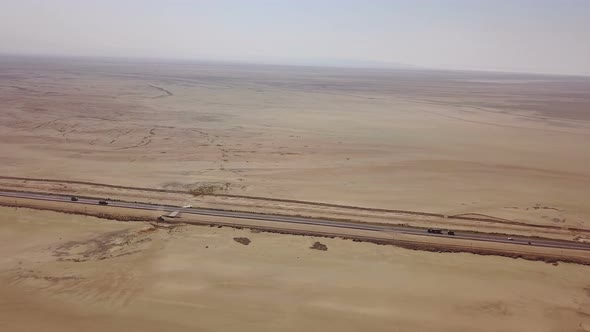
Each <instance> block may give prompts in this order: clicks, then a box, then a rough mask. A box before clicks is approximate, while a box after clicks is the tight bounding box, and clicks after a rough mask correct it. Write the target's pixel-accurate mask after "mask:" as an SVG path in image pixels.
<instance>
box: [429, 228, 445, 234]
mask: <svg viewBox="0 0 590 332" xmlns="http://www.w3.org/2000/svg"><path fill="white" fill-rule="evenodd" d="M428 233H432V234H442V229H436V228H429V229H428Z"/></svg>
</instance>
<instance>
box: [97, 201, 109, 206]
mask: <svg viewBox="0 0 590 332" xmlns="http://www.w3.org/2000/svg"><path fill="white" fill-rule="evenodd" d="M98 204H100V205H108V204H109V202H107V201H98Z"/></svg>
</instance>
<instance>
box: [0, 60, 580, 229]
mask: <svg viewBox="0 0 590 332" xmlns="http://www.w3.org/2000/svg"><path fill="white" fill-rule="evenodd" d="M0 68H1V69H2V70H1V73H2V74H1V75H0V101H1V102H2V112H1V113H0V153H1V154H2V156H3V162H2V163H1V164H0V173H2V174H3V175H11V176H26V177H38V178H57V179H65V180H86V181H95V182H101V183H110V184H120V185H129V186H139V187H154V188H170V189H189V188H200V187H203V186H205V187H207V186H208V188H212V189H214V190H216V191H217V192H226V193H233V194H244V195H255V196H264V197H278V198H289V199H302V200H308V201H317V202H328V203H338V204H347V205H356V206H366V207H380V208H394V209H405V210H420V211H430V212H439V213H445V214H460V213H483V214H488V215H494V216H497V217H502V218H508V219H516V220H521V221H533V222H536V223H547V224H552V225H562V224H564V225H567V226H569V227H583V226H588V225H587V220H588V217H590V206H588V204H587V201H586V197H588V195H589V194H590V189H589V188H590V168H588V167H587V166H588V165H590V145H589V144H587V142H588V139H589V137H590V93H589V92H588V91H590V79H587V78H576V77H558V76H535V75H525V74H500V73H498V74H494V73H476V72H442V71H420V70H414V71H410V70H381V71H380V70H371V71H369V70H356V69H330V68H323V69H322V68H305V67H278V66H253V65H252V66H246V65H222V64H205V63H204V64H198V63H192V64H191V63H148V62H145V63H130V62H121V61H119V62H116V61H111V60H103V61H98V60H88V59H86V60H81V59H32V58H31V59H20V60H19V59H14V58H2V59H1V60H0ZM536 207H543V208H542V209H538V208H536Z"/></svg>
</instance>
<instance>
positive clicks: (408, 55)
mask: <svg viewBox="0 0 590 332" xmlns="http://www.w3.org/2000/svg"><path fill="white" fill-rule="evenodd" d="M0 53H18V54H58V55H91V56H92V55H96V56H123V57H143V58H146V57H149V58H151V57H159V58H181V59H217V60H246V61H256V62H274V63H276V62H286V63H288V62H293V63H318V64H323V63H332V64H352V63H357V64H366V63H370V62H375V63H393V64H396V63H401V64H409V65H417V66H424V67H435V68H459V69H483V70H510V71H528V72H547V73H567V74H586V75H590V0H589V1H585V0H577V1H574V0H554V1H548V0H512V1H509V0H490V1H483V0H482V1H478V0H469V1H468V0H455V1H451V0H449V1H442V0H440V1H434V0H433V1H423V0H407V1H395V0H390V1H381V0H373V1H371V0H354V1H352V0H351V1H347V0H325V1H322V0H291V1H287V0H275V1H271V0H266V1H264V0H210V1H205V0H193V1H189V0H169V1H164V0H162V1H156V0H95V1H92V0H13V1H10V0H0Z"/></svg>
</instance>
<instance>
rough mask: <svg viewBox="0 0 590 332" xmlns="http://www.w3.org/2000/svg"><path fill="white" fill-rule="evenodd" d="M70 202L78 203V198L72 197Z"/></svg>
mask: <svg viewBox="0 0 590 332" xmlns="http://www.w3.org/2000/svg"><path fill="white" fill-rule="evenodd" d="M70 200H71V201H72V202H77V201H78V197H75V196H72V197H71V198H70Z"/></svg>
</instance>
